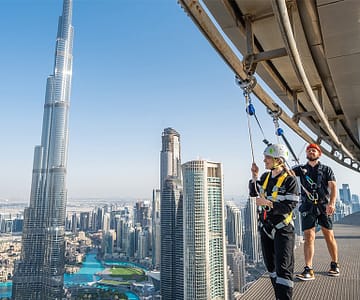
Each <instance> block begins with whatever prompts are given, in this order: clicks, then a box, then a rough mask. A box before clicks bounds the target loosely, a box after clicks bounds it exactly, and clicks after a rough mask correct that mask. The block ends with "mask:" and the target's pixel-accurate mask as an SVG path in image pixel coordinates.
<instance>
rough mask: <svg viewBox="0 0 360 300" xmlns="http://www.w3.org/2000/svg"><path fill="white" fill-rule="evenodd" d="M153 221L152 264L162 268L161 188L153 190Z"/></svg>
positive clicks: (156, 267)
mask: <svg viewBox="0 0 360 300" xmlns="http://www.w3.org/2000/svg"><path fill="white" fill-rule="evenodd" d="M151 217H152V218H151V222H152V224H151V225H152V226H151V229H152V232H151V238H152V264H153V267H154V268H155V269H158V268H160V259H161V257H160V253H161V250H160V249H161V238H160V234H161V229H160V226H161V223H160V190H159V189H154V190H153V197H152V211H151Z"/></svg>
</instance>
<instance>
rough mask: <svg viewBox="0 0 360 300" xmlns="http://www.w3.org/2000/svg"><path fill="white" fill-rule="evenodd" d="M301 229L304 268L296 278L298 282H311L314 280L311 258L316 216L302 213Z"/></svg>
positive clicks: (313, 248)
mask: <svg viewBox="0 0 360 300" xmlns="http://www.w3.org/2000/svg"><path fill="white" fill-rule="evenodd" d="M301 224H302V229H303V231H304V259H305V268H304V271H303V272H302V273H300V274H297V275H296V277H297V278H298V279H300V280H313V279H315V276H314V271H313V269H312V264H313V257H314V253H315V247H314V243H315V225H316V216H315V215H314V214H312V213H311V212H303V213H302V216H301Z"/></svg>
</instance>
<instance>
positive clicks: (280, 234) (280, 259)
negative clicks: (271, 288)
mask: <svg viewBox="0 0 360 300" xmlns="http://www.w3.org/2000/svg"><path fill="white" fill-rule="evenodd" d="M274 244H275V257H276V262H275V264H276V276H277V277H276V287H275V294H276V299H279V300H290V299H292V293H293V287H294V281H293V280H294V279H293V275H294V247H295V233H294V228H293V226H292V225H291V224H289V225H288V226H286V227H284V228H282V229H280V230H278V231H277V232H276V235H275V240H274Z"/></svg>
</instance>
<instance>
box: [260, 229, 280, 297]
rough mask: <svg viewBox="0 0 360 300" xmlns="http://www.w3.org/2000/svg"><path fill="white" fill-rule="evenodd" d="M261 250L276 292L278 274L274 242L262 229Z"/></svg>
mask: <svg viewBox="0 0 360 300" xmlns="http://www.w3.org/2000/svg"><path fill="white" fill-rule="evenodd" d="M260 237H261V250H262V255H263V259H264V264H265V266H266V269H267V270H268V272H269V273H270V279H271V284H272V285H273V288H274V290H275V284H276V272H275V251H274V240H272V239H270V238H269V237H268V236H267V234H266V233H265V232H264V231H263V230H262V229H261V230H260Z"/></svg>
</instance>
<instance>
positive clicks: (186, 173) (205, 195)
mask: <svg viewBox="0 0 360 300" xmlns="http://www.w3.org/2000/svg"><path fill="white" fill-rule="evenodd" d="M182 171H183V181H184V182H183V188H184V299H185V300H195V299H196V300H211V299H224V300H225V299H228V296H227V294H228V288H227V284H228V280H227V272H228V270H227V264H226V248H225V212H224V207H225V203H224V195H223V172H222V165H221V164H220V163H215V162H208V161H206V160H195V161H190V162H187V163H185V164H184V165H183V166H182Z"/></svg>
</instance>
